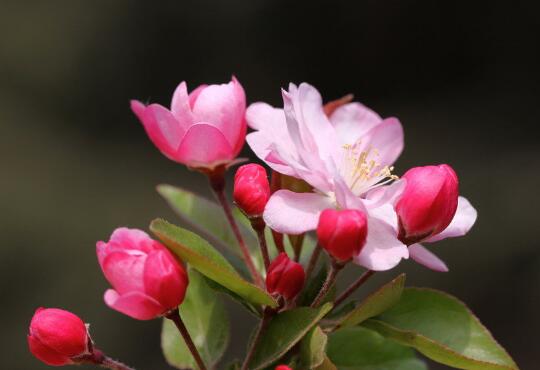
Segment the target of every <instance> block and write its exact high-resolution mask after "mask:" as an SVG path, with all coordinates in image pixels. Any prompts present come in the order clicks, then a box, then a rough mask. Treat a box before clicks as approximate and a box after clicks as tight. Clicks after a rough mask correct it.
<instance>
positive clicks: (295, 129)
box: [246, 83, 409, 270]
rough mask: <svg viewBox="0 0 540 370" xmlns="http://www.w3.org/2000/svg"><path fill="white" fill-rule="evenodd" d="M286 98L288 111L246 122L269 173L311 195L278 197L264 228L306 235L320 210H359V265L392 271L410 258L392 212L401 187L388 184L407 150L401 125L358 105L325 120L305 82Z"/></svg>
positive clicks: (261, 113)
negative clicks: (362, 228) (363, 225)
mask: <svg viewBox="0 0 540 370" xmlns="http://www.w3.org/2000/svg"><path fill="white" fill-rule="evenodd" d="M282 93H283V103H284V109H277V108H272V107H271V106H269V105H268V104H265V103H255V104H252V105H250V106H249V108H248V110H247V112H246V119H247V121H248V124H249V125H250V127H252V128H253V129H255V130H256V131H255V132H253V133H250V134H249V135H248V136H247V142H248V144H249V145H250V147H251V148H252V149H253V151H254V152H255V154H256V155H257V156H258V157H259V158H261V159H262V160H264V161H265V162H266V163H267V164H268V165H269V166H270V167H271V168H272V169H274V170H275V171H277V172H280V173H282V174H285V175H289V176H293V177H296V178H300V179H303V180H304V181H306V182H307V183H308V184H310V185H311V186H312V187H313V188H314V191H313V192H311V193H295V192H292V191H289V190H279V191H277V192H275V193H274V194H273V195H272V197H271V198H270V200H269V202H268V204H267V205H266V209H265V212H264V215H263V217H264V219H265V221H266V223H267V225H268V226H269V227H271V228H272V229H274V230H276V231H278V232H281V233H286V234H301V233H303V232H306V231H309V230H314V229H315V228H316V227H317V223H318V220H319V215H320V213H321V211H322V210H323V209H326V208H341V209H356V210H359V211H362V212H364V213H365V214H366V216H367V220H368V230H369V232H368V236H367V240H366V244H365V246H364V248H363V249H362V251H361V253H360V254H359V255H358V256H356V258H355V262H356V263H358V264H360V265H362V266H365V267H367V268H369V269H373V270H387V269H390V268H392V267H394V266H395V265H397V264H398V263H399V261H400V260H401V259H402V258H408V256H409V252H408V249H407V246H405V245H404V244H403V243H401V242H400V241H399V240H398V238H397V229H396V226H397V217H396V214H395V211H394V209H393V206H392V204H393V203H392V202H393V200H394V199H395V198H396V197H397V196H398V195H399V194H400V192H401V191H402V190H403V186H404V183H403V182H401V181H398V182H396V183H394V184H392V185H391V186H386V187H385V186H383V185H385V184H387V183H389V182H391V181H393V180H395V179H396V177H395V176H394V175H392V167H391V166H392V164H393V163H394V161H395V160H396V159H397V157H398V156H399V154H400V153H401V151H402V150H403V129H402V127H401V123H400V122H399V121H398V120H397V119H396V118H386V119H382V118H381V117H380V116H379V115H378V114H377V113H375V112H373V111H372V110H370V109H369V108H367V107H365V106H363V105H361V104H360V103H348V104H343V105H341V106H339V107H337V108H336V109H335V110H334V111H333V113H332V114H331V115H330V116H329V117H327V116H326V115H325V113H324V109H323V104H322V98H321V96H320V94H319V92H318V91H317V90H316V89H315V88H314V87H312V86H310V85H308V84H305V83H303V84H301V85H300V86H299V87H297V86H295V85H293V84H290V85H289V91H283V92H282ZM338 105H339V104H338Z"/></svg>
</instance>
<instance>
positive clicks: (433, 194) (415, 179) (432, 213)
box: [395, 164, 459, 245]
mask: <svg viewBox="0 0 540 370" xmlns="http://www.w3.org/2000/svg"><path fill="white" fill-rule="evenodd" d="M403 178H404V179H406V180H407V185H406V186H405V190H404V191H403V193H402V195H401V197H400V198H399V200H398V202H397V203H396V205H395V210H396V213H397V215H398V219H399V239H400V240H401V241H402V242H403V243H404V244H407V245H411V244H414V243H417V242H420V241H421V240H423V239H426V238H428V237H430V236H433V235H436V234H438V233H440V232H441V231H443V230H444V229H446V227H447V226H448V225H449V224H450V222H451V221H452V219H453V218H454V215H455V213H456V209H457V205H458V195H459V189H458V188H459V186H458V178H457V175H456V173H455V172H454V170H453V169H452V168H451V167H450V166H448V165H446V164H442V165H439V166H425V167H415V168H411V169H410V170H408V171H407V172H406V173H405V175H403Z"/></svg>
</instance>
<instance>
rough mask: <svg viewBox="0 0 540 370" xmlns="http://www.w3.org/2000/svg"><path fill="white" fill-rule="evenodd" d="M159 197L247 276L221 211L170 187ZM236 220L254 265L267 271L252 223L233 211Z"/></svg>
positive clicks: (212, 204) (215, 205)
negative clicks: (225, 254)
mask: <svg viewBox="0 0 540 370" xmlns="http://www.w3.org/2000/svg"><path fill="white" fill-rule="evenodd" d="M157 191H158V193H159V194H160V195H161V196H162V197H163V198H164V199H165V200H166V201H167V203H168V204H169V206H170V207H171V208H172V209H173V210H174V211H175V212H176V214H178V216H180V219H181V220H182V221H183V222H184V224H186V225H187V226H188V228H189V229H191V230H193V231H195V232H196V233H198V234H202V235H203V236H204V237H205V238H206V239H207V240H208V241H209V242H210V243H211V244H212V245H214V246H215V247H220V249H221V250H222V251H223V253H227V254H228V255H227V257H228V258H229V259H231V262H232V263H233V264H234V265H235V266H236V267H237V268H239V269H240V270H241V271H242V272H247V269H246V267H245V264H244V263H243V261H242V258H241V252H240V248H239V247H238V242H237V241H236V238H235V236H234V234H233V232H232V230H231V227H230V225H229V223H228V221H227V218H226V217H225V214H224V213H223V209H221V207H220V206H219V205H218V204H217V203H215V202H213V201H211V200H208V199H206V198H205V197H202V196H199V195H197V194H195V193H192V192H190V191H188V190H185V189H182V188H178V187H175V186H171V185H159V186H158V187H157ZM233 216H234V218H235V220H236V223H237V224H238V228H239V230H240V233H241V234H242V237H243V239H244V241H245V242H246V245H247V246H248V247H249V249H250V251H251V254H252V256H253V260H254V261H253V262H254V264H255V267H256V268H257V269H258V270H259V272H262V271H264V265H263V261H262V256H261V255H260V252H259V245H258V241H257V235H256V234H255V232H254V231H253V229H252V228H251V224H250V222H249V220H248V219H247V218H246V217H245V216H244V215H243V214H242V213H241V212H240V211H238V209H236V208H233Z"/></svg>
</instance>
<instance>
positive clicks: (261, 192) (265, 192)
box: [233, 163, 270, 217]
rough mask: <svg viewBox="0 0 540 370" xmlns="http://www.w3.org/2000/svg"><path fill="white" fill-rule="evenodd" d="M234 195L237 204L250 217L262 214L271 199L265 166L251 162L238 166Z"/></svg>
mask: <svg viewBox="0 0 540 370" xmlns="http://www.w3.org/2000/svg"><path fill="white" fill-rule="evenodd" d="M233 196H234V201H235V203H236V205H237V206H238V207H239V208H240V209H241V210H242V211H244V213H245V214H246V215H248V216H249V217H257V216H260V215H262V213H263V212H264V207H265V206H266V203H267V202H268V199H270V184H269V183H268V178H267V177H266V170H265V169H264V167H263V166H260V165H258V164H254V163H250V164H246V165H243V166H241V167H240V168H238V170H237V171H236V175H235V176H234V193H233Z"/></svg>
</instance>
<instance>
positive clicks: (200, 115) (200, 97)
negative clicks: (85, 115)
mask: <svg viewBox="0 0 540 370" xmlns="http://www.w3.org/2000/svg"><path fill="white" fill-rule="evenodd" d="M131 109H132V110H133V112H134V113H135V114H136V115H137V117H138V118H139V120H140V121H141V122H142V124H143V126H144V128H145V130H146V133H147V134H148V136H149V137H150V140H152V142H153V143H154V144H155V145H156V146H157V148H158V149H159V150H160V151H161V152H162V153H163V154H164V155H165V156H166V157H167V158H169V159H171V160H173V161H175V162H179V163H182V164H185V165H187V166H189V167H193V168H206V169H210V170H211V169H214V168H215V167H216V166H219V165H222V164H227V163H229V162H231V161H233V160H234V159H235V158H236V156H237V155H238V153H239V152H240V150H241V149H242V146H243V145H244V140H245V135H246V122H245V118H244V116H245V110H246V96H245V94H244V89H243V88H242V85H240V83H239V82H238V81H237V80H236V78H234V77H233V78H232V81H231V82H229V83H228V84H222V85H201V86H199V87H197V88H196V89H195V90H193V91H192V92H191V94H189V95H188V92H187V85H186V83H185V82H182V83H180V85H178V87H177V88H176V91H175V92H174V95H173V97H172V102H171V109H170V110H169V109H167V108H165V107H163V106H161V105H159V104H150V105H147V106H146V105H144V104H143V103H141V102H140V101H137V100H132V101H131Z"/></svg>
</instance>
